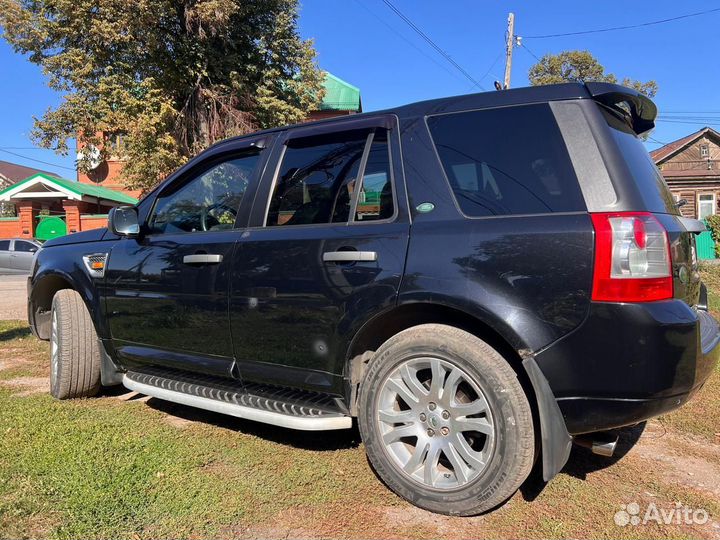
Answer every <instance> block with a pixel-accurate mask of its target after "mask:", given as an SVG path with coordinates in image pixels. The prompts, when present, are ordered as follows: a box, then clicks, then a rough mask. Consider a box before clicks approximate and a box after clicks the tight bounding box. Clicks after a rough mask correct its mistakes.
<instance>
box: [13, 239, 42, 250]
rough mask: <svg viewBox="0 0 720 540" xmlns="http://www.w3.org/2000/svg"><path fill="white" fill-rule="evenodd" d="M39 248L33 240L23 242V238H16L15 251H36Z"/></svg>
mask: <svg viewBox="0 0 720 540" xmlns="http://www.w3.org/2000/svg"><path fill="white" fill-rule="evenodd" d="M37 250H38V248H37V246H36V245H35V244H33V243H31V242H23V241H22V240H15V251H25V252H35V251H37Z"/></svg>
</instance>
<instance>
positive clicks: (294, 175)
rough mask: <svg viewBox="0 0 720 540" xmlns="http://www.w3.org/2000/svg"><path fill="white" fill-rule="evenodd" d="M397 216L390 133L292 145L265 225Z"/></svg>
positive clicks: (305, 140) (337, 136)
mask: <svg viewBox="0 0 720 540" xmlns="http://www.w3.org/2000/svg"><path fill="white" fill-rule="evenodd" d="M365 154H367V159H366V160H365V163H364V167H363V156H364V155H365ZM361 169H362V170H361ZM393 214H394V204H393V193H392V182H391V177H390V158H389V149H388V139H387V131H386V130H384V129H377V130H375V131H371V130H353V131H346V132H339V133H332V134H328V135H320V136H313V137H305V138H299V139H290V140H289V141H287V143H286V148H285V151H284V154H283V157H282V161H281V164H280V169H279V171H278V173H277V178H276V181H275V186H274V189H273V193H272V196H271V199H270V205H269V208H268V214H267V219H266V222H265V224H266V226H292V225H317V224H323V223H347V222H349V221H350V222H351V221H373V220H379V219H387V218H390V217H392V216H393Z"/></svg>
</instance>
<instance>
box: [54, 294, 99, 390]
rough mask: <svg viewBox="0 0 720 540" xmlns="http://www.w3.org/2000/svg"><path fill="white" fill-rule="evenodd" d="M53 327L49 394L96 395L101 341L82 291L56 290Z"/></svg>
mask: <svg viewBox="0 0 720 540" xmlns="http://www.w3.org/2000/svg"><path fill="white" fill-rule="evenodd" d="M50 321H51V329H50V394H52V396H53V397H55V398H57V399H70V398H79V397H90V396H94V395H96V394H97V393H98V391H99V390H100V358H101V356H100V342H99V340H98V337H97V334H96V333H95V326H94V325H93V322H92V319H91V318H90V314H89V313H88V310H87V308H86V307H85V303H84V302H83V300H82V298H81V297H80V295H79V294H78V293H77V292H76V291H74V290H72V289H63V290H60V291H58V292H57V293H56V294H55V297H54V298H53V302H52V313H51V319H50Z"/></svg>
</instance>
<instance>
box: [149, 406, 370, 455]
mask: <svg viewBox="0 0 720 540" xmlns="http://www.w3.org/2000/svg"><path fill="white" fill-rule="evenodd" d="M147 405H148V406H150V407H152V408H153V409H155V410H158V411H161V412H164V413H165V414H168V415H171V416H175V417H177V418H182V419H183V420H188V421H191V422H202V423H204V424H212V425H214V426H217V427H219V428H222V429H229V430H232V431H237V432H240V433H246V434H248V435H254V436H256V437H260V438H261V439H266V440H269V441H272V442H276V443H278V444H287V445H290V446H293V447H295V448H299V449H302V450H317V451H333V450H347V449H350V448H357V447H358V446H359V444H360V433H359V431H358V429H357V425H356V424H355V423H353V427H352V429H339V430H333V431H299V430H295V429H288V428H281V427H277V426H272V425H269V424H262V423H260V422H253V421H251V420H244V419H242V418H235V417H233V416H227V415H224V414H219V413H214V412H211V411H205V410H203V409H197V408H195V407H188V406H186V405H179V404H177V403H172V402H170V401H164V400H161V399H155V398H152V399H150V400H148V402H147Z"/></svg>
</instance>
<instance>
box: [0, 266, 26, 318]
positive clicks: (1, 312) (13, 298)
mask: <svg viewBox="0 0 720 540" xmlns="http://www.w3.org/2000/svg"><path fill="white" fill-rule="evenodd" d="M10 319H23V320H25V319H27V276H24V275H10V276H3V275H0V320H10Z"/></svg>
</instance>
